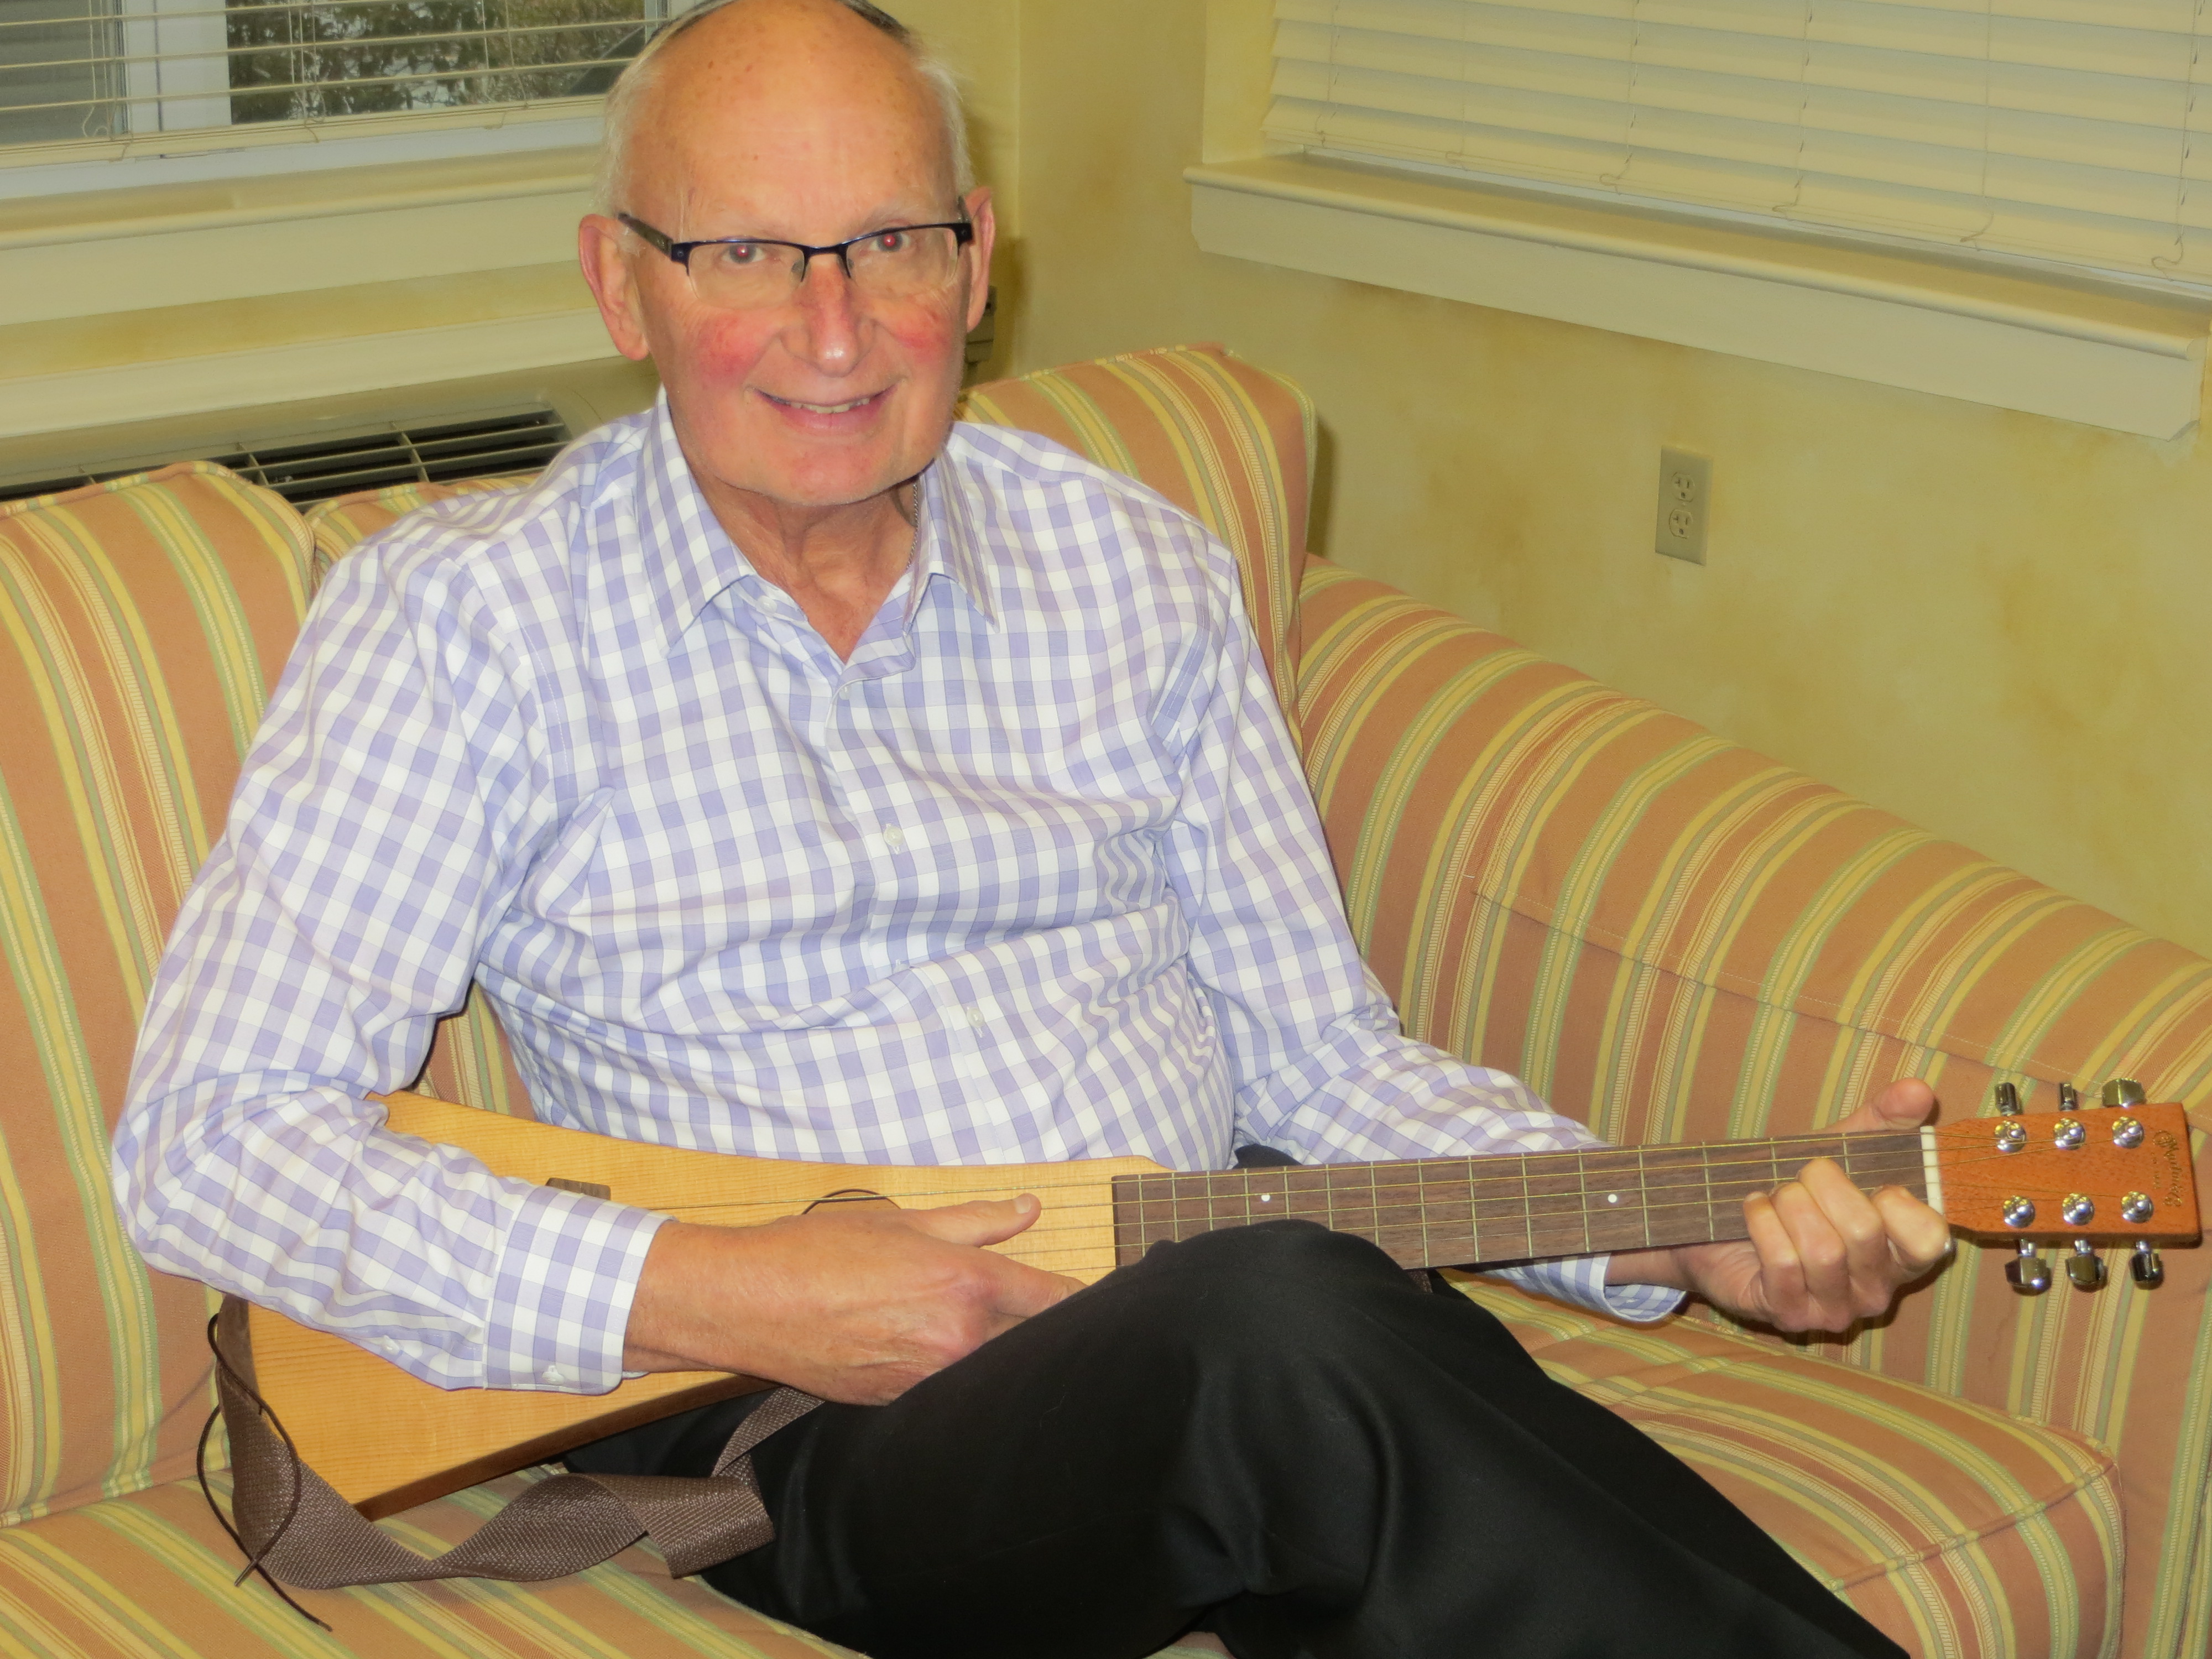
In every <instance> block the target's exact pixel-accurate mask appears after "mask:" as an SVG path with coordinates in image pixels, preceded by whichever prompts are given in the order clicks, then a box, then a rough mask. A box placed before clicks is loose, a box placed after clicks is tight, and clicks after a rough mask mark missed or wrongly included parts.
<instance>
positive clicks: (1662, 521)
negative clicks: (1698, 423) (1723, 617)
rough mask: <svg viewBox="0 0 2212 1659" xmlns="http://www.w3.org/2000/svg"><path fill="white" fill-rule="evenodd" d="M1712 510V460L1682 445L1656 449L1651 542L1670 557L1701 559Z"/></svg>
mask: <svg viewBox="0 0 2212 1659" xmlns="http://www.w3.org/2000/svg"><path fill="white" fill-rule="evenodd" d="M1712 510H1713V463H1712V458H1711V456H1707V455H1692V453H1690V452H1689V451H1688V450H1686V449H1662V450H1661V451H1660V452H1659V518H1658V522H1657V524H1656V526H1655V528H1654V532H1653V537H1652V546H1653V547H1654V548H1655V549H1656V550H1658V551H1659V552H1661V553H1663V554H1664V555H1666V556H1667V557H1668V558H1670V559H1682V560H1686V561H1687V562H1689V563H1691V564H1703V563H1704V562H1705V526H1706V522H1707V520H1710V519H1711V516H1712Z"/></svg>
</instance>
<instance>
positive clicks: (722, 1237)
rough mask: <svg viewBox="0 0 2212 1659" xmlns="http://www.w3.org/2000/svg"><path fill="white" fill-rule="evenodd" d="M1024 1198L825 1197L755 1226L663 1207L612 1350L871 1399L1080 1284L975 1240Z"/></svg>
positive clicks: (1018, 1209) (1001, 1228)
mask: <svg viewBox="0 0 2212 1659" xmlns="http://www.w3.org/2000/svg"><path fill="white" fill-rule="evenodd" d="M1039 1207H1040V1206H1038V1203H1037V1200H1036V1199H1034V1198H1032V1197H1030V1195H1029V1194H1023V1195H1022V1196H1021V1197H1019V1198H1017V1199H1012V1200H1005V1201H995V1200H994V1201H978V1202H975V1203H972V1204H955V1205H951V1206H948V1207H946V1208H944V1209H936V1210H901V1209H896V1208H894V1207H892V1206H890V1205H888V1204H837V1205H831V1206H826V1207H824V1208H822V1209H818V1210H816V1211H814V1212H812V1213H811V1214H808V1215H799V1216H790V1217H787V1218H785V1219H783V1220H781V1221H772V1222H769V1224H768V1225H766V1226H762V1227H702V1226H693V1225H688V1224H686V1223H684V1222H680V1221H671V1222H670V1223H668V1224H667V1225H665V1226H663V1227H662V1228H661V1229H660V1231H659V1232H657V1233H655V1234H654V1235H653V1248H652V1249H651V1251H650V1252H649V1253H648V1254H647V1256H646V1261H645V1273H644V1276H643V1277H642V1278H641V1279H640V1280H639V1281H638V1287H637V1299H636V1301H635V1304H633V1305H632V1307H631V1310H630V1316H629V1332H628V1340H627V1344H626V1346H625V1347H624V1349H623V1364H624V1365H625V1366H626V1367H627V1368H628V1369H629V1370H653V1371H667V1370H720V1371H743V1372H745V1373H747V1374H748V1375H750V1376H763V1377H767V1378H769V1379H771V1380H772V1381H775V1382H777V1383H790V1384H791V1385H792V1386H793V1387H794V1388H798V1389H805V1391H806V1392H807V1393H809V1394H812V1395H820V1396H821V1397H822V1398H823V1399H824V1400H838V1401H845V1402H847V1403H848V1404H852V1405H862V1406H879V1405H882V1404H884V1402H885V1401H891V1400H896V1399H897V1398H898V1396H899V1395H902V1394H904V1393H905V1392H906V1391H907V1390H908V1389H910V1388H912V1387H913V1386H914V1385H915V1383H919V1382H921V1379H922V1378H923V1377H925V1376H929V1375H930V1374H931V1373H932V1372H933V1371H939V1370H943V1369H944V1368H945V1366H947V1365H950V1364H951V1363H952V1362H953V1361H954V1360H956V1359H958V1358H962V1357H963V1356H964V1355H966V1354H968V1353H969V1352H973V1351H974V1350H975V1349H976V1348H979V1347H981V1346H982V1345H983V1344H984V1343H986V1342H987V1341H989V1340H991V1339H992V1338H993V1337H994V1336H996V1335H997V1334H999V1333H1000V1332H1001V1331H1003V1330H1006V1329H1007V1328H1009V1327H1011V1326H1013V1325H1016V1324H1018V1323H1019V1322H1021V1321H1023V1320H1024V1319H1027V1318H1029V1317H1030V1316H1031V1315H1033V1314H1039V1313H1042V1312H1043V1311H1044V1310H1046V1309H1047V1308H1049V1307H1050V1306H1052V1304H1054V1303H1055V1302H1057V1301H1059V1300H1060V1298H1061V1297H1065V1296H1068V1295H1071V1294H1073V1292H1074V1291H1079V1290H1080V1289H1082V1288H1083V1287H1082V1285H1080V1284H1079V1282H1078V1281H1076V1280H1074V1279H1064V1278H1062V1277H1061V1276H1060V1275H1059V1274H1058V1273H1044V1272H1042V1271H1040V1270H1039V1269H1037V1268H1036V1267H1026V1266H1024V1264H1022V1263H1021V1262H1018V1261H1011V1260H1009V1259H1008V1258H1006V1257H1005V1256H1002V1255H994V1253H992V1252H991V1251H989V1250H987V1249H983V1248H982V1247H983V1246H984V1245H986V1244H996V1243H1000V1241H1001V1240H1004V1239H1008V1238H1012V1237H1013V1236H1014V1235H1015V1234H1016V1233H1018V1232H1020V1231H1022V1230H1023V1229H1024V1227H1026V1226H1028V1225H1030V1223H1031V1222H1032V1221H1034V1220H1036V1218H1037V1213H1038V1210H1039Z"/></svg>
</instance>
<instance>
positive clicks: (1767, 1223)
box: [1743, 1193, 1805, 1329]
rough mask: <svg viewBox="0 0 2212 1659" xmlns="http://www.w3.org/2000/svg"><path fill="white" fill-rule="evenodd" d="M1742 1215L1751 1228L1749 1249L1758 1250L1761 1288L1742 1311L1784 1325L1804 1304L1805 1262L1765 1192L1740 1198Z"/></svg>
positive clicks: (1787, 1324)
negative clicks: (1742, 1199) (1743, 1198)
mask: <svg viewBox="0 0 2212 1659" xmlns="http://www.w3.org/2000/svg"><path fill="white" fill-rule="evenodd" d="M1743 1219H1744V1225H1745V1226H1746V1227H1747V1228H1748V1229H1749V1230H1750V1231H1751V1245H1752V1249H1754V1250H1756V1251H1758V1253H1759V1281H1758V1282H1759V1290H1760V1292H1761V1294H1759V1296H1758V1297H1756V1298H1755V1299H1753V1300H1752V1301H1751V1302H1750V1303H1749V1304H1748V1305H1747V1306H1746V1307H1745V1309H1744V1311H1745V1312H1747V1313H1749V1314H1751V1315H1753V1316H1754V1317H1757V1318H1760V1319H1765V1320H1771V1322H1774V1323H1776V1324H1778V1325H1781V1326H1783V1327H1784V1328H1785V1329H1787V1328H1790V1326H1789V1322H1790V1317H1791V1316H1792V1315H1794V1314H1795V1313H1796V1310H1798V1309H1799V1308H1802V1306H1803V1305H1804V1302H1805V1264H1804V1263H1803V1262H1802V1261H1801V1260H1799V1258H1798V1255H1797V1246H1796V1242H1795V1241H1794V1240H1792V1239H1791V1237H1790V1230H1789V1228H1787V1227H1785V1226H1784V1225H1783V1223H1782V1218H1781V1216H1780V1215H1779V1214H1778V1212H1776V1210H1775V1207H1774V1200H1772V1199H1771V1198H1769V1197H1768V1196H1767V1195H1766V1194H1765V1193H1753V1194H1751V1196H1750V1197H1748V1198H1747V1199H1745V1200H1744V1201H1743Z"/></svg>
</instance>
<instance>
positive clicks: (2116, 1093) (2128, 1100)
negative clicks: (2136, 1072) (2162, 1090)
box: [2104, 1077, 2145, 1106]
mask: <svg viewBox="0 0 2212 1659" xmlns="http://www.w3.org/2000/svg"><path fill="white" fill-rule="evenodd" d="M2144 1099H2145V1096H2144V1094H2143V1086H2142V1084H2140V1083H2138V1082H2136V1080H2135V1079H2133V1078H2131V1077H2116V1078H2114V1079H2112V1080H2111V1081H2110V1082H2108V1083H2107V1084H2106V1085H2105V1087H2104V1101H2105V1104H2106V1105H2107V1106H2140V1105H2142V1103H2143V1102H2144Z"/></svg>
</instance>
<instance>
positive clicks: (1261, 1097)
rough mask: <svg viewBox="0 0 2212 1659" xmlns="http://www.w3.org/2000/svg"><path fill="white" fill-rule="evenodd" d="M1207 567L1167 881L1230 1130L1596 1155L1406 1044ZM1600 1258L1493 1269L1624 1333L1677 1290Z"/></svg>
mask: <svg viewBox="0 0 2212 1659" xmlns="http://www.w3.org/2000/svg"><path fill="white" fill-rule="evenodd" d="M1209 550H1210V551H1211V552H1212V554H1213V555H1214V556H1215V557H1216V562H1217V571H1216V574H1217V584H1218V594H1219V604H1218V611H1217V623H1218V633H1217V634H1216V635H1215V637H1213V638H1212V639H1209V640H1207V641H1204V642H1203V648H1204V649H1205V650H1206V652H1207V653H1210V656H1211V661H1210V664H1209V665H1206V666H1205V667H1202V668H1200V669H1199V670H1197V671H1194V672H1193V673H1192V675H1191V676H1190V678H1189V680H1188V683H1187V684H1188V688H1189V691H1188V699H1187V700H1186V701H1184V702H1182V703H1181V704H1180V705H1179V706H1178V707H1177V708H1175V709H1174V710H1172V711H1171V713H1170V722H1171V729H1172V731H1173V736H1172V738H1170V742H1171V743H1172V744H1175V745H1176V746H1177V747H1178V749H1179V751H1180V759H1181V763H1182V775H1183V778H1184V780H1185V784H1184V798H1183V803H1182V811H1181V812H1180V814H1179V815H1178V819H1177V823H1176V829H1175V831H1174V833H1173V836H1172V840H1171V848H1170V854H1171V862H1172V866H1173V874H1172V879H1173V880H1174V882H1175V885H1176V893H1177V896H1178V898H1179V899H1180V900H1181V902H1182V905H1183V908H1184V910H1185V913H1186V915H1187V916H1188V920H1189V923H1190V930H1191V948H1190V957H1189V959H1190V963H1191V968H1192V970H1193V972H1194V975H1196V977H1197V978H1198V980H1199V981H1200V984H1201V985H1202V986H1203V987H1204V988H1205V989H1206V993H1207V994H1208V996H1209V999H1210V1000H1211V1004H1212V1011H1213V1013H1214V1017H1215V1020H1216V1023H1217V1024H1218V1028H1219V1030H1220V1033H1221V1040H1222V1042H1223V1044H1224V1047H1225V1050H1226V1052H1227V1054H1228V1058H1229V1062H1230V1066H1231V1072H1232V1075H1233V1076H1234V1078H1235V1080H1236V1087H1237V1124H1236V1134H1237V1139H1238V1141H1239V1142H1249V1141H1258V1142H1262V1143H1265V1144H1267V1145H1269V1146H1275V1147H1278V1148H1280V1149H1281V1150H1283V1151H1285V1152H1290V1153H1291V1154H1292V1155H1293V1156H1296V1157H1299V1158H1304V1159H1307V1160H1310V1161H1313V1162H1320V1163H1327V1162H1332V1161H1335V1160H1370V1159H1382V1158H1443V1157H1454V1156H1468V1155H1480V1154H1484V1153H1495V1152H1510V1153H1520V1152H1566V1151H1571V1150H1574V1149H1575V1148H1577V1147H1582V1146H1599V1145H1601V1144H1603V1143H1601V1141H1600V1140H1599V1139H1597V1137H1596V1136H1595V1135H1593V1134H1591V1133H1589V1130H1587V1129H1585V1128H1584V1127H1583V1126H1582V1125H1581V1124H1579V1123H1577V1122H1576V1121H1574V1120H1573V1119H1571V1118H1568V1117H1565V1116H1562V1115H1559V1114H1558V1113H1556V1112H1553V1111H1551V1110H1549V1109H1547V1108H1546V1106H1545V1104H1544V1103H1543V1102H1542V1101H1541V1100H1540V1099H1538V1098H1537V1097H1536V1096H1535V1095H1534V1093H1533V1092H1532V1091H1530V1090H1529V1089H1528V1086H1527V1085H1525V1084H1523V1083H1522V1082H1521V1081H1520V1079H1517V1078H1515V1077H1513V1076H1511V1075H1510V1074H1509V1073H1504V1072H1499V1071H1493V1070H1492V1069H1490V1068H1488V1067H1486V1066H1474V1065H1470V1064H1468V1062H1467V1061H1465V1060H1460V1059H1458V1058H1456V1057H1455V1056H1454V1055H1451V1054H1446V1053H1444V1052H1443V1050H1442V1049H1439V1048H1431V1046H1429V1045H1428V1044H1426V1043H1424V1042H1415V1041H1414V1040H1413V1039H1412V1038H1411V1037H1408V1036H1405V1035H1404V1033H1403V1032H1402V1030H1401V1029H1400V1026H1399V1022H1398V1016H1397V1012H1396V1011H1395V1009H1394V1008H1392V1006H1390V1001H1389V997H1388V996H1387V995H1386V994H1384V992H1383V987H1382V986H1381V984H1380V983H1379V982H1378V981H1376V978H1375V976H1374V975H1373V974H1372V973H1371V972H1370V971H1369V969H1368V968H1367V966H1366V964H1365V963H1364V961H1363V960H1362V959H1361V957H1360V955H1359V949H1358V943H1357V941H1356V940H1354V939H1353V938H1352V929H1351V926H1350V924H1349V922H1348V921H1346V916H1345V910H1344V902H1343V898H1342V896H1341V894H1340V890H1339V889H1338V886H1337V883H1336V877H1335V872H1334V870H1333V869H1332V868H1331V867H1330V865H1329V861H1328V851H1327V846H1326V843H1325V842H1324V841H1323V839H1322V829H1321V822H1320V818H1319V817H1318V815H1317V813H1316V809H1315V805H1314V800H1313V795H1312V792H1311V790H1310V788H1309V787H1308V786H1307V783H1306V779H1305V774H1304V769H1303V768H1302V767H1301V766H1300V764H1299V762H1298V757H1297V749H1296V747H1295V746H1294V745H1293V744H1292V743H1291V736H1290V732H1289V731H1288V729H1287V728H1286V727H1285V725H1284V723H1283V718H1282V714H1281V711H1280V710H1279V708H1277V706H1276V703H1275V699H1274V694H1273V690H1272V688H1271V687H1270V686H1269V684H1268V682H1267V676H1266V673H1265V671H1264V669H1263V667H1262V665H1261V659H1260V653H1259V649H1258V646H1257V644H1256V642H1255V640H1254V639H1253V636H1252V630H1251V628H1250V625H1249V623H1248V622H1247V621H1246V620H1245V617H1244V613H1243V605H1242V603H1241V600H1240V599H1239V598H1238V593H1237V577H1236V572H1235V566H1234V562H1233V560H1232V557H1231V555H1230V554H1229V553H1228V552H1227V551H1226V550H1224V549H1220V548H1218V546H1210V548H1209ZM1609 1260H1610V1258H1609V1257H1607V1256H1603V1255H1597V1256H1585V1257H1581V1258H1575V1259H1568V1260H1560V1261H1537V1262H1530V1263H1527V1264H1525V1265H1520V1266H1516V1267H1508V1268H1504V1269H1502V1270H1500V1271H1499V1272H1498V1277H1500V1278H1504V1279H1510V1280H1512V1281H1514V1282H1516V1283H1517V1284H1520V1285H1524V1286H1526V1287H1527V1288H1528V1289H1531V1290H1534V1291H1541V1292H1543V1293H1545V1294H1547V1295H1549V1296H1553V1297H1559V1299H1561V1300H1563V1301H1567V1302H1571V1303H1574V1304H1578V1305H1581V1306H1583V1307H1588V1308H1591V1309H1595V1310H1599V1311H1601V1312H1605V1313H1609V1314H1612V1315H1613V1316H1616V1317H1619V1318H1623V1319H1628V1320H1634V1321H1638V1322H1644V1321H1650V1320H1656V1319H1659V1318H1662V1317H1664V1316H1666V1315H1668V1314H1669V1313H1671V1312H1673V1311H1674V1309H1675V1308H1676V1307H1677V1306H1679V1305H1680V1302H1681V1300H1682V1297H1681V1294H1680V1292H1679V1291H1672V1290H1668V1289H1664V1288H1662V1287H1659V1286H1651V1285H1612V1286H1608V1285H1607V1284H1606V1283H1605V1273H1606V1267H1607V1262H1608V1261H1609Z"/></svg>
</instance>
